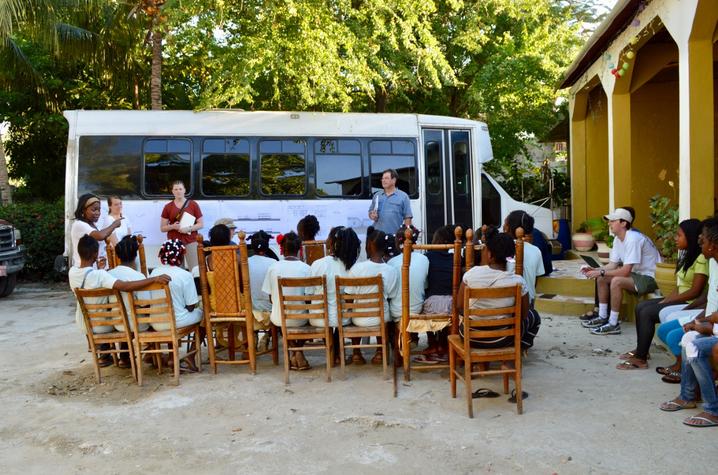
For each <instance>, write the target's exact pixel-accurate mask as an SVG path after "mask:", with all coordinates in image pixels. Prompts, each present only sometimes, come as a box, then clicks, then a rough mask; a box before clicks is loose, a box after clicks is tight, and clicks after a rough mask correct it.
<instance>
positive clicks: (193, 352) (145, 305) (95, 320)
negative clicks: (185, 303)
mask: <svg viewBox="0 0 718 475" xmlns="http://www.w3.org/2000/svg"><path fill="white" fill-rule="evenodd" d="M145 291H148V292H156V293H155V294H153V293H150V294H147V295H149V296H150V298H141V296H143V295H144V294H143V293H140V291H138V292H129V293H128V294H127V295H128V299H129V307H130V314H131V316H132V318H131V322H132V323H131V324H130V319H129V318H128V316H127V311H126V309H125V305H124V300H123V298H122V294H121V292H120V291H119V290H114V289H81V288H77V289H75V295H76V297H77V301H78V303H79V304H80V308H81V310H82V315H83V318H84V321H85V328H86V330H87V337H88V338H87V340H88V343H89V345H90V351H91V353H92V356H93V358H92V359H93V364H94V366H95V376H96V377H97V382H98V383H101V382H102V374H101V372H100V365H99V356H100V355H103V354H112V355H113V358H114V355H115V354H117V353H128V354H129V357H130V364H131V368H132V376H133V378H134V379H135V381H137V383H138V384H139V385H140V386H142V376H143V372H142V360H143V357H144V356H145V355H152V356H153V359H154V362H155V365H156V366H157V369H158V373H161V372H162V359H161V357H160V356H161V354H163V353H169V354H171V356H172V360H173V363H174V383H175V384H179V374H180V361H179V352H180V348H181V346H182V344H183V343H187V354H186V355H185V358H189V357H191V356H194V357H195V364H196V365H197V368H198V369H199V370H201V368H202V361H201V358H200V351H199V348H200V341H199V335H200V326H199V324H195V325H189V326H186V327H182V328H177V325H176V323H175V315H174V309H173V307H172V296H171V295H170V289H169V286H168V285H167V284H150V285H147V286H145V287H143V288H142V291H141V292H145ZM158 294H159V296H158V297H156V298H155V296H156V295H158ZM110 325H112V326H115V325H117V326H121V327H122V330H117V329H114V330H113V331H111V332H108V333H95V332H94V330H95V329H97V328H99V327H107V326H110ZM158 325H163V326H167V327H169V329H168V330H163V331H155V330H152V329H151V328H152V327H154V326H158ZM145 326H148V327H149V328H150V329H148V330H146V331H137V329H139V328H143V327H145ZM103 344H108V345H110V348H109V349H103V350H101V349H100V345H103ZM121 344H125V345H126V346H127V348H125V349H123V348H120V346H121ZM162 345H167V348H163V347H162Z"/></svg>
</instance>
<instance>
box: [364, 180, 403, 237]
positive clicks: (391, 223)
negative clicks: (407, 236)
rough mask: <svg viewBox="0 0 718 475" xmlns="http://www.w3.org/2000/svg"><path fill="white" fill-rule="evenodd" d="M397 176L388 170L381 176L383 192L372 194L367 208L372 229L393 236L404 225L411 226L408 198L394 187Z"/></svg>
mask: <svg viewBox="0 0 718 475" xmlns="http://www.w3.org/2000/svg"><path fill="white" fill-rule="evenodd" d="M398 177H399V175H398V174H397V173H396V170H394V169H393V168H390V169H388V170H384V172H383V173H382V174H381V187H382V188H383V189H384V190H383V191H380V192H377V193H375V194H374V197H373V198H372V201H371V206H370V207H369V218H370V219H372V220H374V222H375V224H374V227H375V228H376V229H378V230H380V231H384V232H385V233H387V234H394V233H396V230H397V229H399V228H400V227H401V225H402V224H405V225H406V226H407V227H408V226H411V218H412V215H411V203H410V202H409V196H408V195H407V194H406V193H404V192H403V191H401V190H400V189H398V188H397V187H396V179H397V178H398Z"/></svg>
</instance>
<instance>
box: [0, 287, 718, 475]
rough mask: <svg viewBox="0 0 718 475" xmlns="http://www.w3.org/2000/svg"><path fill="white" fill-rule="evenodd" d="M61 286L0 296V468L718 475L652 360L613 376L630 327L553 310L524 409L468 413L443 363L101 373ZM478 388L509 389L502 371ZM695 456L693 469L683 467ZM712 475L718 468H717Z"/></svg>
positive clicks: (717, 434) (708, 443) (528, 375)
mask: <svg viewBox="0 0 718 475" xmlns="http://www.w3.org/2000/svg"><path fill="white" fill-rule="evenodd" d="M74 305H75V304H74V301H73V300H72V296H71V294H70V293H69V292H68V291H66V290H65V289H64V287H59V286H58V287H56V288H54V289H50V290H48V289H44V288H42V287H38V286H24V287H20V288H18V289H17V291H16V292H15V293H14V294H13V295H12V296H11V297H9V298H6V299H3V300H2V301H0V328H2V331H1V332H0V360H1V361H3V362H4V364H3V366H4V370H3V372H2V375H1V376H0V397H1V399H0V401H1V403H2V404H1V406H0V473H3V474H10V473H22V474H28V473H41V472H42V473H47V472H50V471H51V472H53V473H118V474H119V473H123V474H124V473H147V472H150V471H157V472H159V471H167V470H169V469H172V470H174V471H175V472H179V473H289V472H299V473H328V472H334V473H336V472H343V473H369V472H370V471H371V472H374V471H375V470H381V471H389V470H391V471H392V472H394V473H429V472H439V473H537V474H544V473H545V474H552V473H560V474H563V473H569V474H570V473H577V474H583V473H612V474H613V473H622V474H629V473H679V472H681V473H710V472H713V470H715V467H716V464H718V451H716V449H715V447H716V441H718V429H715V428H713V429H692V428H689V427H686V426H684V425H683V424H682V423H681V421H682V419H683V418H684V417H686V416H687V415H690V414H692V413H695V412H697V411H696V410H691V411H681V412H678V413H662V412H661V411H659V410H658V409H657V405H658V404H659V403H660V402H661V401H664V400H667V399H670V398H672V397H674V396H676V395H677V391H678V387H677V386H675V385H668V384H665V383H662V382H661V381H660V379H659V377H658V376H657V375H656V373H655V372H654V371H653V367H655V366H658V365H664V364H667V363H669V362H670V358H669V356H668V355H667V354H666V353H665V352H664V351H662V350H661V349H660V348H658V347H654V348H653V349H652V356H653V359H652V360H651V361H650V365H651V369H650V370H647V371H617V370H616V369H614V366H615V364H616V362H617V354H618V353H620V352H621V351H625V350H628V349H631V348H632V347H633V345H632V343H633V340H634V329H633V327H632V326H629V325H626V326H625V327H624V333H623V335H620V336H613V337H596V336H591V335H589V334H588V333H587V331H586V330H584V329H581V328H580V327H579V325H578V323H577V322H576V320H575V319H573V318H566V317H561V316H552V315H544V316H543V317H544V323H543V326H542V327H541V332H540V334H539V339H538V340H537V343H536V347H535V348H534V349H533V350H532V351H531V354H530V355H529V357H528V359H527V360H526V362H525V370H524V388H525V390H526V391H528V392H529V393H530V396H529V398H528V399H526V401H525V402H524V411H525V412H524V414H523V415H521V416H519V415H517V414H516V412H515V406H514V405H513V404H510V403H508V402H507V401H506V397H505V396H503V395H502V396H501V397H500V398H497V399H478V400H475V403H474V411H475V416H476V418H475V419H469V418H467V416H466V408H465V403H464V399H463V392H462V389H463V386H461V385H459V397H458V398H457V399H452V398H451V397H450V393H449V383H448V380H447V376H446V374H443V375H442V374H439V373H438V372H429V373H426V372H425V373H421V374H415V378H414V380H413V381H412V382H411V383H409V384H401V385H400V390H399V397H398V398H397V399H394V398H393V397H392V383H391V381H390V380H389V381H385V380H383V379H382V377H381V372H380V370H379V368H377V367H373V366H371V365H368V366H364V367H352V366H349V367H348V368H347V374H346V378H345V379H342V378H341V376H340V374H339V372H338V371H336V372H335V373H334V380H333V382H332V383H327V382H325V381H324V379H323V371H322V369H321V366H320V364H321V358H320V357H317V356H315V357H313V358H310V361H312V362H313V363H314V365H315V367H316V369H314V370H311V371H308V372H303V373H292V375H291V377H292V382H291V384H290V385H289V386H285V385H284V383H283V382H282V371H281V369H280V368H277V367H274V366H273V365H272V364H271V360H269V359H262V360H260V364H259V368H258V372H257V375H256V376H251V375H249V374H248V371H247V369H246V367H239V368H226V367H225V368H221V369H220V373H219V374H218V375H212V374H210V372H208V371H205V372H203V373H202V374H199V375H183V376H182V378H181V385H180V386H179V387H174V386H172V385H170V384H169V377H168V375H167V374H166V373H165V374H164V375H162V376H158V375H157V374H156V373H155V372H154V371H152V370H149V369H148V370H147V371H146V375H147V379H146V383H145V386H143V387H142V388H139V387H138V386H137V385H136V384H134V383H133V382H132V379H131V377H130V376H129V372H128V371H125V370H120V369H117V368H110V369H109V370H108V371H106V373H105V374H106V377H105V380H104V382H103V383H102V384H99V385H98V384H95V380H94V375H93V372H92V366H91V363H90V360H89V359H88V357H89V355H88V353H87V352H86V346H85V339H84V337H83V336H82V335H81V334H80V333H79V331H78V330H77V328H76V327H75V326H74V323H73V318H74V317H73V312H74ZM475 387H476V388H479V387H488V388H493V389H495V390H497V391H501V381H500V379H499V378H494V379H484V380H478V381H475ZM686 464H688V465H686ZM714 473H715V472H714Z"/></svg>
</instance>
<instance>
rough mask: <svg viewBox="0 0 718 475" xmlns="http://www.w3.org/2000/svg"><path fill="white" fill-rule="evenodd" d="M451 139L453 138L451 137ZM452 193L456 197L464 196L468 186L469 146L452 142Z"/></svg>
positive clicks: (465, 143) (464, 143)
mask: <svg viewBox="0 0 718 475" xmlns="http://www.w3.org/2000/svg"><path fill="white" fill-rule="evenodd" d="M452 138H454V137H453V136H452ZM452 147H453V149H454V177H455V180H454V191H455V192H456V194H457V195H466V191H467V187H468V185H469V144H468V143H467V142H454V143H453V145H452Z"/></svg>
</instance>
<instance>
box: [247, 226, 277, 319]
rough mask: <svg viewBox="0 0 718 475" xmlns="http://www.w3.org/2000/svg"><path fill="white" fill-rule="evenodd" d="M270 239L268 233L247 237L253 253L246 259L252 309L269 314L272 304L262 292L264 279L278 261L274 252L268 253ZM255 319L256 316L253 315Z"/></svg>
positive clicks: (260, 232) (259, 232)
mask: <svg viewBox="0 0 718 475" xmlns="http://www.w3.org/2000/svg"><path fill="white" fill-rule="evenodd" d="M270 239H272V236H270V235H269V234H268V233H266V232H264V231H261V230H260V231H257V232H256V233H254V234H252V235H251V236H250V237H249V242H250V244H249V248H250V249H251V250H252V251H253V254H252V256H251V257H250V258H249V259H248V266H249V287H250V289H251V293H252V307H253V310H254V311H255V313H256V312H259V313H261V312H271V311H272V302H270V301H269V294H268V293H266V292H263V291H262V285H263V284H264V278H265V276H266V275H267V271H268V270H269V268H270V267H271V266H272V264H274V263H276V262H277V261H279V259H278V258H277V256H276V255H275V254H274V252H272V253H271V255H270V254H269V253H268V251H270V249H269V240H270ZM255 317H256V315H255Z"/></svg>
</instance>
